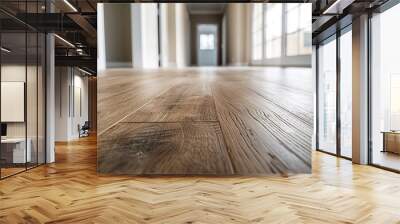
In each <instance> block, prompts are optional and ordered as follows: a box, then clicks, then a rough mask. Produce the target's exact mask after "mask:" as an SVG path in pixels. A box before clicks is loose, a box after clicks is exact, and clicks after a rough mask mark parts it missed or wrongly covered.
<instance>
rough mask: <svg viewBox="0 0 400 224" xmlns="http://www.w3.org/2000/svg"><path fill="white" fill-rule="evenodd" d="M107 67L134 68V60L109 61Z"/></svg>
mask: <svg viewBox="0 0 400 224" xmlns="http://www.w3.org/2000/svg"><path fill="white" fill-rule="evenodd" d="M106 67H107V68H132V67H133V66H132V62H107V65H106Z"/></svg>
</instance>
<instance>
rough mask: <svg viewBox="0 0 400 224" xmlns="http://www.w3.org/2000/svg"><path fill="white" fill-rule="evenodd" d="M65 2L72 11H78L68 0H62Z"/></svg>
mask: <svg viewBox="0 0 400 224" xmlns="http://www.w3.org/2000/svg"><path fill="white" fill-rule="evenodd" d="M64 2H65V4H67V5H68V6H69V7H70V8H71V9H72V10H73V11H74V12H78V10H77V9H76V8H75V6H73V5H72V4H71V3H70V2H69V1H68V0H64Z"/></svg>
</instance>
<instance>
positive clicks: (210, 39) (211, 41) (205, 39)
mask: <svg viewBox="0 0 400 224" xmlns="http://www.w3.org/2000/svg"><path fill="white" fill-rule="evenodd" d="M214 49H215V36H214V34H200V50H214Z"/></svg>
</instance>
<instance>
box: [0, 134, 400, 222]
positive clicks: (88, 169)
mask: <svg viewBox="0 0 400 224" xmlns="http://www.w3.org/2000/svg"><path fill="white" fill-rule="evenodd" d="M312 167H313V168H312V171H313V172H312V174H302V175H295V176H291V177H280V176H274V177H251V178H249V177H240V178H239V177H230V178H227V177H223V178H222V177H214V178H210V177H162V178H160V177H159V178H154V177H152V178H149V177H127V176H103V175H99V174H98V173H96V139H95V138H94V137H90V138H83V139H81V140H80V141H76V142H70V143H68V144H57V145H56V163H54V164H49V165H45V166H41V167H38V168H35V169H32V170H29V171H28V172H25V173H22V174H19V175H16V176H13V177H10V178H7V179H5V180H2V181H0V202H1V203H0V223H145V224H146V223H213V224H214V223H233V224H235V223H385V224H390V223H399V220H400V213H399V211H400V200H395V199H397V198H400V190H399V189H400V175H399V174H396V173H391V172H388V171H384V170H381V169H378V168H374V167H371V166H360V165H354V164H352V163H351V162H350V161H348V160H345V159H339V158H336V157H334V156H330V155H327V154H324V153H319V152H312Z"/></svg>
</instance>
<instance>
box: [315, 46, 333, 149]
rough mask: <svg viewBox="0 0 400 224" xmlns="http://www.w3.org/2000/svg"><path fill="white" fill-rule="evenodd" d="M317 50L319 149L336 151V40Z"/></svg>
mask: <svg viewBox="0 0 400 224" xmlns="http://www.w3.org/2000/svg"><path fill="white" fill-rule="evenodd" d="M318 50H319V56H318V63H319V70H318V118H319V122H318V136H319V139H318V143H319V149H321V150H324V151H327V152H331V153H336V41H335V40H334V41H331V42H329V43H327V44H325V45H321V46H320V47H319V49H318Z"/></svg>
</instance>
